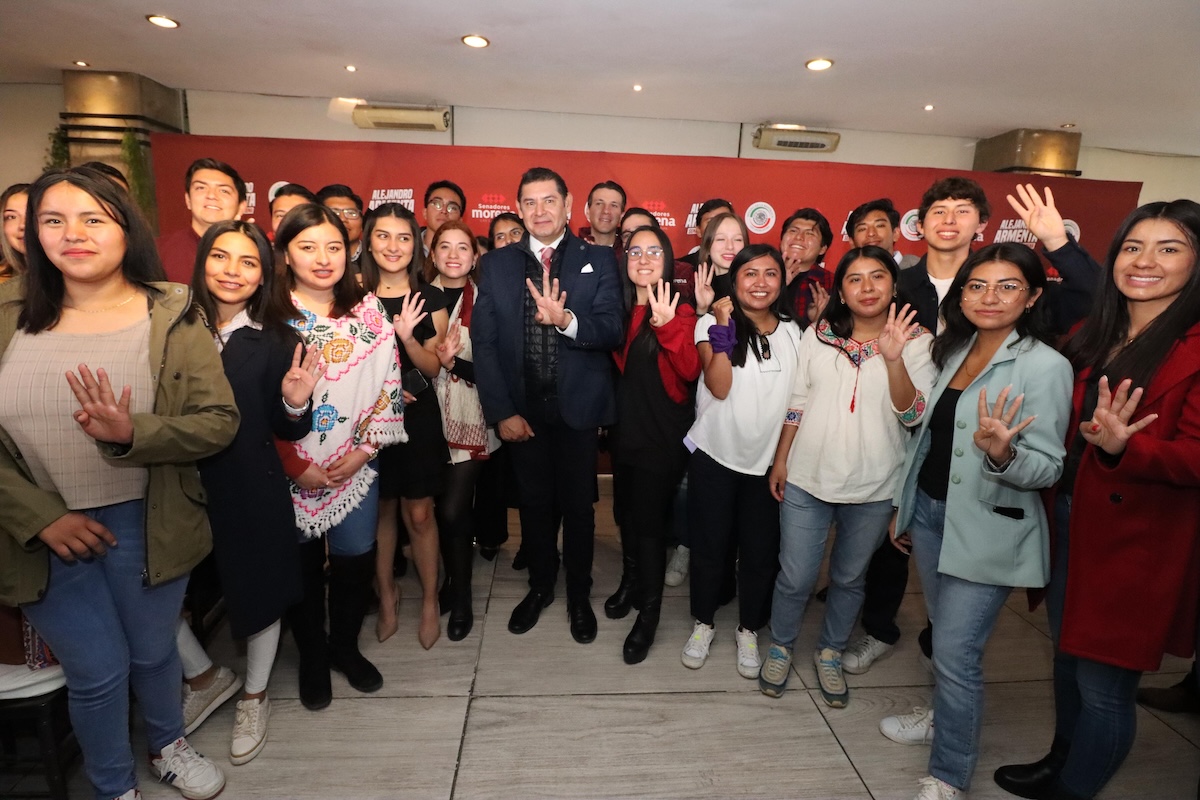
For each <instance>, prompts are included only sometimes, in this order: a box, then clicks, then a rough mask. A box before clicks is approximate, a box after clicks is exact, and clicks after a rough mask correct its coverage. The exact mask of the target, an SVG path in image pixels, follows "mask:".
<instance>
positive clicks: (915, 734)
mask: <svg viewBox="0 0 1200 800" xmlns="http://www.w3.org/2000/svg"><path fill="white" fill-rule="evenodd" d="M879 732H880V733H882V734H883V735H884V736H886V737H887V738H889V739H891V740H892V741H893V742H895V743H896V744H930V743H932V742H933V709H932V708H925V707H924V706H917V707H916V708H914V709H913V710H912V713H911V714H897V715H896V716H894V717H884V718H883V719H881V720H880V721H879Z"/></svg>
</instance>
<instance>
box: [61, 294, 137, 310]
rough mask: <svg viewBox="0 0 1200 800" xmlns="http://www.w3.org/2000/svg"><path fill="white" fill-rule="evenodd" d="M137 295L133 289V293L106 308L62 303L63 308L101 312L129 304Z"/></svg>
mask: <svg viewBox="0 0 1200 800" xmlns="http://www.w3.org/2000/svg"><path fill="white" fill-rule="evenodd" d="M137 296H138V293H137V292H136V291H135V292H134V293H133V294H131V295H129V297H126V298H125V299H124V300H122V301H121V302H119V303H117V304H116V305H113V306H108V307H106V308H93V309H87V308H78V307H76V306H67V305H64V306H63V308H69V309H71V310H72V311H78V312H79V313H81V314H103V313H104V312H105V311H116V310H117V309H118V308H120V307H121V306H126V305H129V304H130V303H131V302H133V298H135V297H137Z"/></svg>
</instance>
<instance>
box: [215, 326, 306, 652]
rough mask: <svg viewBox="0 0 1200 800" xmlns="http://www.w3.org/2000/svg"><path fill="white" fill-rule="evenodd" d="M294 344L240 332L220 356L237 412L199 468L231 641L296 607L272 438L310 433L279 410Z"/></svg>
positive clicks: (288, 526)
mask: <svg viewBox="0 0 1200 800" xmlns="http://www.w3.org/2000/svg"><path fill="white" fill-rule="evenodd" d="M299 343H300V337H299V336H298V335H297V334H295V333H294V332H292V331H290V330H288V331H259V330H255V329H254V328H241V329H239V330H236V331H234V332H233V334H231V335H230V337H229V341H228V342H227V343H226V344H225V348H224V350H222V351H221V361H222V362H223V363H224V365H225V376H226V377H227V378H228V379H229V385H230V386H232V387H233V396H234V399H235V400H236V402H237V407H238V410H239V411H240V412H241V417H242V419H241V424H240V425H239V426H238V432H237V436H235V437H234V440H233V442H232V443H231V444H230V445H229V446H228V447H226V448H225V449H224V450H222V451H221V452H219V453H217V454H216V455H213V456H209V457H208V458H205V459H202V460H201V461H200V462H199V468H200V478H201V480H202V481H203V483H204V488H205V490H206V491H207V493H208V519H209V522H210V523H211V524H212V533H213V556H214V558H215V559H216V564H217V574H218V575H219V576H220V579H221V588H222V590H223V591H224V594H225V605H226V608H227V610H228V612H229V627H230V630H231V632H232V633H233V635H234V637H237V638H241V637H244V636H249V635H251V634H253V633H258V632H259V631H261V630H262V629H263V628H265V627H267V626H268V625H270V624H271V623H272V622H274V621H275V620H277V619H280V618H281V617H282V616H283V613H284V611H285V610H286V609H287V608H288V607H289V606H291V605H293V604H294V603H296V602H298V601H299V600H300V594H301V588H300V560H299V550H298V549H297V548H298V547H299V542H298V540H297V534H296V512H295V510H294V509H293V508H292V498H291V493H290V491H289V489H288V479H287V476H286V475H284V473H283V467H282V465H281V464H280V462H279V455H278V454H277V453H276V451H275V444H274V440H273V437H275V436H277V437H279V438H280V439H284V440H287V441H297V440H299V439H301V438H303V437H304V435H305V434H307V433H308V432H309V430H310V429H311V428H312V411H311V409H310V410H309V412H308V413H307V414H305V415H304V416H303V417H301V418H300V419H298V420H293V419H290V418H289V417H288V415H287V411H285V410H284V408H283V397H282V393H281V389H280V387H281V384H282V382H283V376H284V375H285V374H286V373H287V371H288V369H290V368H291V364H292V355H293V353H294V352H295V349H296V345H297V344H299Z"/></svg>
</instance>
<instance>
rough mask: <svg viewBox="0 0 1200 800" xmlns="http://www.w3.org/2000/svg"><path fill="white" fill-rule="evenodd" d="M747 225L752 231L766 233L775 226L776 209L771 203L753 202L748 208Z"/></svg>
mask: <svg viewBox="0 0 1200 800" xmlns="http://www.w3.org/2000/svg"><path fill="white" fill-rule="evenodd" d="M746 227H747V228H749V229H750V232H751V233H766V232H767V231H769V230H771V228H773V227H775V209H774V208H772V207H771V204H770V203H764V202H762V201H759V202H757V203H751V204H750V207H749V208H747V209H746Z"/></svg>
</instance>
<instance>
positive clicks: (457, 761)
mask: <svg viewBox="0 0 1200 800" xmlns="http://www.w3.org/2000/svg"><path fill="white" fill-rule="evenodd" d="M499 563H500V559H499V556H497V557H496V558H495V559H493V560H491V561H489V562H488V564H489V565H490V566H491V569H492V580H491V584H490V585H489V586H488V593H487V602H486V603H484V606H483V618H482V619H480V620H478V623H479V625H480V631H479V642H478V644H476V645H475V664H474V666H473V667H472V668H471V686H470V687H469V688H468V689H467V695H466V697H467V707H466V710H465V711H464V713H463V721H462V730H460V731H459V734H458V752H456V753H455V754H454V775H453V777H452V778H451V779H450V800H454V795H455V793H456V792H457V791H458V773H459V771H460V770H461V769H462V758H463V750H464V748H465V747H466V743H467V725H468V724H470V722H471V704H472V703H473V702H474V701H475V684H476V682H477V681H478V680H479V661H480V659H481V658H482V657H483V637H484V636H485V635H486V634H487V618H488V612H489V611H491V609H492V600H493V599H494V597H493V595H492V588H493V587H494V586H495V585H496V570H497V569H498V568H499Z"/></svg>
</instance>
